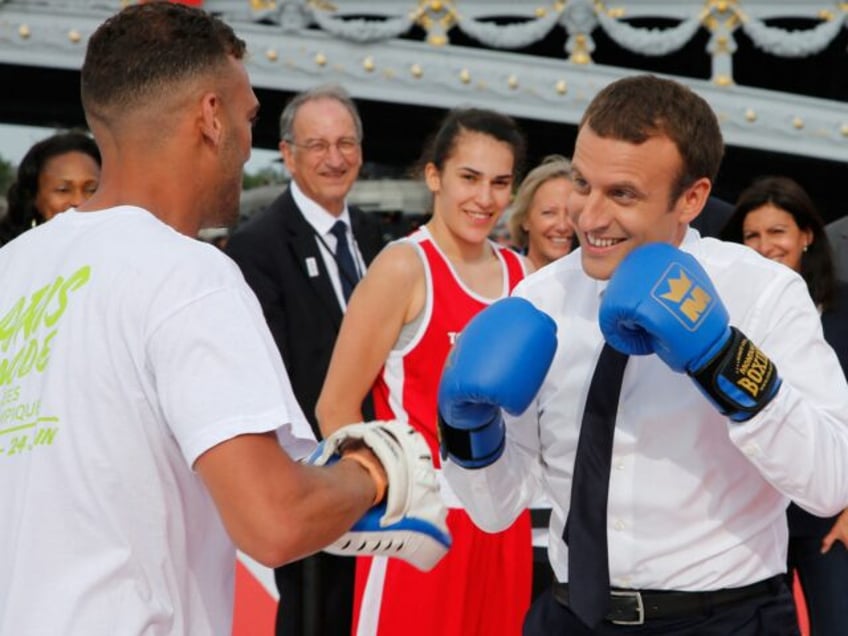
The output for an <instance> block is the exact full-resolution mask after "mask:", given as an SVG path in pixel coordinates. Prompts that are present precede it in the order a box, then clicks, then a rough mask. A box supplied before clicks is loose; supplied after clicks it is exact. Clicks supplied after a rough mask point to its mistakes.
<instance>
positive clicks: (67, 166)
mask: <svg viewBox="0 0 848 636" xmlns="http://www.w3.org/2000/svg"><path fill="white" fill-rule="evenodd" d="M99 180H100V151H99V150H98V148H97V144H96V143H94V139H92V138H91V137H90V136H89V135H87V134H85V133H83V132H78V131H70V132H61V133H56V134H54V135H51V136H50V137H47V138H46V139H42V140H41V141H39V142H38V143H36V144H34V145H33V146H32V147H31V148H30V149H29V150H28V151H27V153H26V154H25V155H24V158H23V159H21V163H20V165H19V166H18V172H17V177H16V179H15V181H14V182H13V183H12V185H10V186H9V190H8V193H7V194H6V200H7V201H8V210H7V213H6V216H5V218H4V219H3V221H2V222H0V245H3V244H5V243H8V242H9V241H11V240H12V239H13V238H15V237H17V236H18V235H20V234H22V233H23V232H25V231H26V230H28V229H30V228H32V227H35V226H36V225H40V224H41V223H44V222H46V221H49V220H50V219H52V218H53V217H54V216H56V215H57V214H59V213H60V212H64V211H65V210H67V209H68V208H72V207H77V206H78V205H80V204H81V203H82V202H83V201H85V200H87V199H88V198H89V197H90V196H91V195H92V194H94V191H95V190H96V189H97V184H98V182H99Z"/></svg>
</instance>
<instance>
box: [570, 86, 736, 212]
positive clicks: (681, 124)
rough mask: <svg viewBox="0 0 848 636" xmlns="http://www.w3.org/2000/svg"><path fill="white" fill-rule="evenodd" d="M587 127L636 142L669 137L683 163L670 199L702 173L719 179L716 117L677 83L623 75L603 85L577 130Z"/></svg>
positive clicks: (721, 151)
mask: <svg viewBox="0 0 848 636" xmlns="http://www.w3.org/2000/svg"><path fill="white" fill-rule="evenodd" d="M583 126H589V127H590V128H591V129H592V130H593V131H594V132H595V133H596V134H598V135H600V136H601V137H608V138H613V139H620V140H623V141H626V142H629V143H632V144H641V143H643V142H645V141H647V140H648V139H649V138H650V137H655V136H657V135H665V136H667V137H668V138H669V139H671V140H672V141H673V142H674V145H675V146H676V147H677V151H678V152H679V153H680V156H681V158H682V160H683V166H682V170H681V173H680V174H679V175H677V180H676V181H675V183H674V185H673V186H672V188H671V193H670V195H671V197H670V198H671V201H670V203H673V202H674V201H676V200H677V199H678V198H679V197H680V195H682V194H683V192H685V190H686V188H688V187H689V186H690V185H692V184H693V183H695V181H697V180H698V179H701V178H702V177H706V178H708V179H709V180H710V181H715V178H716V176H717V175H718V170H719V166H720V165H721V158H722V155H723V154H724V142H723V140H722V136H721V128H720V127H719V123H718V118H717V117H716V115H715V113H714V112H713V110H712V109H711V108H710V106H709V104H707V102H706V100H704V98H702V97H701V96H699V95H698V94H697V93H695V92H694V91H693V90H691V89H690V88H688V87H686V86H684V85H683V84H680V83H679V82H675V81H673V80H669V79H662V78H659V77H656V76H654V75H634V76H630V77H625V78H623V79H620V80H617V81H615V82H613V83H611V84H609V85H608V86H606V87H605V88H603V89H601V91H600V92H599V93H598V94H597V95H596V96H595V98H594V99H593V100H592V102H591V103H590V104H589V107H588V108H587V109H586V112H585V113H584V114H583V118H582V119H581V121H580V125H579V129H582V128H583Z"/></svg>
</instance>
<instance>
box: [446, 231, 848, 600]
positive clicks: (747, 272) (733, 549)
mask: <svg viewBox="0 0 848 636" xmlns="http://www.w3.org/2000/svg"><path fill="white" fill-rule="evenodd" d="M681 249H683V250H685V251H687V252H690V253H691V254H693V255H694V256H695V257H696V258H697V259H698V261H699V262H700V263H701V264H702V265H703V267H704V268H705V269H706V271H707V273H708V275H709V276H710V278H711V279H712V281H713V283H714V284H715V287H716V289H717V291H718V293H719V296H720V297H721V299H722V301H723V302H724V304H725V306H726V307H727V309H728V311H729V314H730V317H731V324H733V325H734V326H736V327H737V328H739V329H740V330H741V331H742V332H743V333H744V334H745V335H747V336H748V337H749V338H750V339H751V340H752V341H753V342H754V343H756V344H757V345H758V346H759V347H760V348H761V349H762V350H763V351H764V352H765V353H766V355H768V356H769V357H770V358H771V359H772V361H773V362H774V363H775V364H776V367H777V371H778V373H779V375H780V377H782V379H783V385H782V386H781V388H780V390H779V392H778V394H777V396H776V397H775V398H774V399H773V400H772V401H771V403H770V404H769V405H768V406H767V407H766V408H765V409H763V410H762V411H761V412H760V413H759V414H757V415H756V416H754V417H753V418H751V419H750V420H749V421H747V422H745V423H742V424H735V423H732V422H731V421H730V420H729V419H727V418H725V417H723V416H722V415H720V414H719V413H718V411H717V410H716V409H715V408H714V407H713V406H712V404H710V403H709V402H708V401H707V399H706V398H705V397H704V396H703V395H702V394H701V393H700V391H699V390H698V389H697V388H696V386H695V384H694V382H693V381H692V380H691V379H690V378H688V377H687V376H686V375H684V374H678V373H674V372H673V371H671V370H670V369H669V368H668V367H667V366H666V365H665V364H664V363H663V362H662V361H661V360H660V359H659V358H658V357H657V356H656V355H648V356H632V357H631V358H630V360H629V362H628V366H627V369H626V371H625V375H624V381H623V385H622V391H621V400H620V404H619V410H618V416H617V420H616V430H615V441H614V446H613V456H612V470H611V476H610V489H609V500H608V524H607V535H608V545H609V560H610V578H611V582H612V585H613V586H615V587H624V588H634V589H674V590H710V589H718V588H723V587H736V586H741V585H745V584H748V583H752V582H755V581H759V580H761V579H764V578H767V577H769V576H773V575H775V574H777V573H780V572H783V571H785V568H786V562H785V559H786V550H787V528H786V519H785V510H786V506H787V504H788V501H789V499H790V498H791V499H793V500H795V501H796V502H798V503H799V504H800V505H801V506H802V507H805V508H807V509H809V510H810V511H812V512H814V513H816V514H819V515H822V516H825V515H833V514H836V513H838V512H840V511H841V510H842V509H843V508H845V507H848V385H846V381H845V377H844V375H843V374H842V371H841V368H840V366H839V362H838V360H837V358H836V355H835V354H834V352H833V350H832V349H831V348H830V347H829V345H827V344H826V343H825V341H824V339H823V338H822V330H821V321H820V318H819V315H818V312H817V311H816V308H815V306H814V305H813V303H812V301H811V299H810V295H809V293H808V291H807V287H806V285H805V283H804V281H803V279H801V277H800V276H798V275H797V274H795V273H794V272H793V271H791V270H790V269H789V268H788V267H785V266H783V265H781V264H779V263H774V262H772V261H769V260H767V259H765V258H762V257H761V256H759V255H758V254H756V253H755V252H754V251H753V250H751V249H750V248H747V247H744V246H741V245H736V244H729V243H722V242H720V241H717V240H715V239H701V238H700V236H699V235H698V233H697V232H696V231H694V230H689V232H688V233H687V235H686V238H685V240H684V242H683V244H682V245H681ZM605 286H606V283H604V282H600V281H596V280H592V279H590V278H589V277H588V276H587V275H586V274H585V273H584V272H583V270H582V267H581V263H580V253H579V250H578V251H575V252H574V253H573V254H570V255H568V256H566V257H564V258H562V259H560V260H558V261H557V262H556V263H554V264H552V265H551V266H549V267H546V268H544V269H543V270H540V271H539V272H537V273H536V274H533V275H531V276H529V277H528V278H526V279H525V280H524V281H523V282H522V283H521V284H520V285H519V286H518V287H517V288H516V290H515V292H514V293H515V295H516V296H523V297H526V298H528V299H529V300H531V301H532V302H533V303H534V304H535V305H536V307H538V308H539V309H541V310H542V311H545V312H546V313H548V314H549V315H550V316H551V317H553V318H554V320H555V321H556V322H557V327H558V348H557V352H556V355H555V357H554V361H553V363H552V366H551V368H550V370H549V372H548V374H547V377H546V379H545V381H544V383H543V385H542V388H541V389H540V391H539V393H538V395H537V397H536V399H535V401H534V402H533V404H531V406H530V407H529V408H528V409H527V411H525V413H523V414H522V415H521V416H519V417H517V418H512V417H508V416H507V417H506V418H505V419H506V428H507V448H506V451H505V453H504V455H503V456H502V457H501V458H500V459H499V460H498V461H497V462H495V463H494V464H493V465H491V466H489V467H487V468H484V469H479V470H463V469H461V468H459V467H458V466H456V465H455V464H453V463H451V462H446V463H445V468H444V472H445V476H446V477H447V479H448V481H449V482H450V483H451V485H452V486H453V488H454V490H455V491H456V493H457V495H458V496H459V498H460V499H461V500H462V502H463V504H464V505H465V506H466V507H467V509H468V510H469V512H470V514H471V516H472V518H473V519H474V520H475V521H476V522H477V523H478V524H480V525H481V526H482V527H484V528H486V529H487V530H497V529H501V528H504V527H506V526H508V525H509V523H511V521H512V520H513V519H514V518H515V517H516V516H517V514H518V513H519V512H520V511H521V510H522V509H523V508H524V507H526V506H527V505H528V504H529V503H530V502H531V501H532V500H533V499H534V498H535V497H536V496H537V495H538V491H539V490H543V491H544V492H545V494H547V496H548V497H549V498H550V500H551V502H552V506H553V513H552V516H551V528H550V531H551V532H550V548H549V556H550V559H551V564H552V566H553V569H554V572H555V573H556V576H557V578H558V580H560V581H566V580H567V578H568V549H567V547H566V545H565V544H564V542H563V540H562V534H563V526H564V523H565V520H566V518H567V515H568V510H569V500H570V494H571V477H572V471H573V466H574V456H575V452H576V449H577V440H578V435H579V431H580V421H581V417H582V413H583V409H584V405H585V401H586V395H587V392H588V388H589V383H590V380H591V376H592V373H593V370H594V367H595V363H596V361H597V358H598V355H599V354H600V350H601V347H602V344H603V339H602V336H601V333H600V329H599V327H598V308H599V304H600V296H601V292H602V290H603V289H604V288H605Z"/></svg>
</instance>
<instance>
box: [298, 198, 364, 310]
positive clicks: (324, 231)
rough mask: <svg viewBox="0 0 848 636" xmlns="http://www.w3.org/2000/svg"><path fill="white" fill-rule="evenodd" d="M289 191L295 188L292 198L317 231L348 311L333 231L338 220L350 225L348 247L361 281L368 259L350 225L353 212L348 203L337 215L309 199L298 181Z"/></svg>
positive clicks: (337, 291)
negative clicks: (361, 252)
mask: <svg viewBox="0 0 848 636" xmlns="http://www.w3.org/2000/svg"><path fill="white" fill-rule="evenodd" d="M289 188H291V194H292V198H293V199H294V202H295V203H296V204H297V207H298V208H299V209H300V212H301V213H302V214H303V218H304V219H306V222H307V223H309V225H311V226H312V229H313V230H315V241H316V242H317V243H318V249H319V250H320V252H321V256H322V257H323V258H324V265H325V266H326V268H327V272H328V273H329V274H330V281H331V282H332V283H333V290H335V292H336V299H337V300H338V301H339V306H340V307H341V308H342V311H344V310H345V309H346V308H347V303H346V302H345V298H344V294H343V292H342V281H341V277H340V276H339V264H338V263H337V262H336V257H335V253H336V249H337V247H338V246H337V245H336V236H335V234H333V233H332V232H331V231H330V230H332V229H333V226H334V225H335V224H336V221H344V223H345V225H346V226H347V240H348V248H349V249H350V253H351V255H352V256H353V262H354V264H355V265H356V270H357V273H358V274H359V278H362V276H363V275H364V274H365V259H363V258H362V254H360V253H359V247H358V246H357V244H356V241H355V240H354V238H353V229H352V226H351V223H350V212H349V211H348V209H347V203H345V206H344V209H343V210H342V212H341V214H339V215H338V216H335V215H333V214H331V213H330V212H328V211H327V210H325V209H324V208H323V207H321V206H320V205H318V204H317V203H316V202H315V201H313V200H312V199H310V198H309V197H307V196H306V195H305V194H304V193H303V190H301V189H300V188H299V187H298V186H297V183H295V182H294V181H292V182H291V183H290V184H289ZM316 273H317V272H316Z"/></svg>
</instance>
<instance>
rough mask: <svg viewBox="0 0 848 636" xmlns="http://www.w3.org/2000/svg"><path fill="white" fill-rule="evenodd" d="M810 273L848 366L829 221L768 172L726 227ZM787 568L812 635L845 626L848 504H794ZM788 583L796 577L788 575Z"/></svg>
mask: <svg viewBox="0 0 848 636" xmlns="http://www.w3.org/2000/svg"><path fill="white" fill-rule="evenodd" d="M722 238H723V239H725V240H730V241H736V242H740V243H744V244H745V245H748V246H749V247H752V248H753V249H755V250H756V251H757V252H759V253H760V254H762V255H763V256H765V257H766V258H769V259H771V260H774V261H777V262H778V263H782V264H783V265H786V266H787V267H790V268H792V269H794V270H795V271H796V272H798V273H799V274H800V275H801V276H802V277H803V278H804V280H805V281H806V283H807V288H808V289H809V291H810V296H811V297H812V299H813V302H814V303H815V304H816V306H817V307H818V308H819V312H820V313H821V318H822V329H823V331H824V338H825V340H827V342H828V344H830V346H831V347H832V348H833V349H834V351H835V352H836V355H837V357H838V358H839V362H840V363H841V365H842V370H843V372H845V373H846V374H848V285H845V284H844V283H838V282H837V280H836V276H835V273H834V264H833V256H832V254H831V249H830V244H829V243H828V239H827V234H826V233H825V230H824V222H823V220H822V218H821V216H820V215H819V213H818V211H817V210H816V208H815V205H814V204H813V201H812V199H810V196H809V195H808V194H807V192H806V191H804V189H803V188H802V187H801V186H800V185H799V184H798V183H796V182H795V181H793V180H792V179H789V178H787V177H763V178H761V179H758V180H757V181H755V182H754V183H753V184H752V185H751V186H749V187H748V188H747V189H746V190H744V191H743V192H742V194H741V195H740V196H739V199H738V201H737V202H736V207H735V210H734V212H733V215H732V216H731V217H730V219H729V220H728V222H727V224H726V225H725V228H724V231H723V232H722ZM787 518H788V522H789V554H788V559H787V569H788V576H789V577H790V579H791V577H792V575H793V574H794V573H796V572H797V574H798V578H799V580H800V583H801V588H802V590H803V593H804V600H805V602H806V605H807V614H808V616H809V619H810V636H844V635H845V634H848V550H846V546H848V510H846V511H843V512H842V514H841V515H839V516H838V517H832V518H821V517H816V516H813V515H811V514H809V513H807V512H805V511H803V510H801V508H799V507H798V506H796V505H795V504H794V503H793V504H790V506H789V509H788V511H787ZM790 585H791V582H790Z"/></svg>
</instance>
